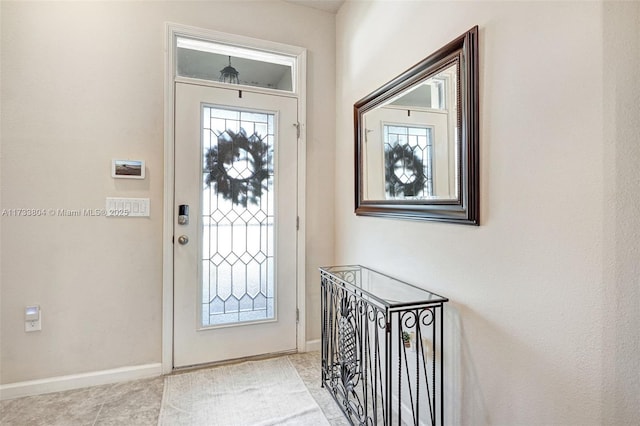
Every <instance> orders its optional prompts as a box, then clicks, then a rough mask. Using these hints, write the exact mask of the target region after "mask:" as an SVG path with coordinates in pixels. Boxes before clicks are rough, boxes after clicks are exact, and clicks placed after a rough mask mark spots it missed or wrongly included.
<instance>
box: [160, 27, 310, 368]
mask: <svg viewBox="0 0 640 426" xmlns="http://www.w3.org/2000/svg"><path fill="white" fill-rule="evenodd" d="M165 35H166V37H165V46H164V48H165V81H164V214H163V239H162V241H163V243H162V264H163V270H162V372H163V374H168V373H170V372H171V371H172V370H173V331H174V330H173V223H174V214H175V204H174V194H173V190H174V188H173V186H174V173H173V166H174V146H175V141H174V121H173V120H174V100H175V92H174V82H175V80H176V76H175V65H176V64H175V57H176V52H175V41H174V40H175V38H176V37H177V36H187V37H197V38H200V39H203V40H211V41H214V42H224V43H227V44H231V45H235V46H242V47H247V48H250V49H261V50H267V51H270V52H275V53H281V54H287V55H293V56H295V57H296V58H297V66H296V73H297V76H296V77H297V89H296V92H295V93H294V95H295V96H297V97H298V119H299V122H300V137H299V140H298V178H297V216H298V217H299V218H300V222H299V223H300V227H299V230H298V233H297V242H296V247H297V248H296V252H297V259H296V282H297V304H298V309H299V311H300V318H299V321H298V325H297V338H298V343H297V347H298V351H299V352H304V351H305V350H306V347H305V346H306V321H305V312H306V309H305V291H306V281H305V240H306V232H305V226H306V224H305V217H306V216H305V186H306V75H307V71H306V66H307V51H306V49H304V48H302V47H297V46H290V45H286V44H282V43H275V42H270V41H265V40H259V39H255V38H250V37H244V36H237V35H233V34H227V33H221V32H218V31H212V30H206V29H202V28H195V27H190V26H185V25H180V24H173V23H167V24H166V30H165Z"/></svg>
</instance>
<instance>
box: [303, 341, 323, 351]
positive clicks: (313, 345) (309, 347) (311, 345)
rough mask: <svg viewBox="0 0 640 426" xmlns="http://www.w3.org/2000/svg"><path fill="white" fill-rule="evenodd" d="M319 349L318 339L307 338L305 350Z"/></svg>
mask: <svg viewBox="0 0 640 426" xmlns="http://www.w3.org/2000/svg"><path fill="white" fill-rule="evenodd" d="M319 350H320V339H316V340H307V343H306V346H305V352H314V351H319Z"/></svg>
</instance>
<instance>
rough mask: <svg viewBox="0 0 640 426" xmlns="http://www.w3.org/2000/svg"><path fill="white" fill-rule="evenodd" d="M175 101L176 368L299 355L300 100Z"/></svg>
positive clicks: (225, 97)
mask: <svg viewBox="0 0 640 426" xmlns="http://www.w3.org/2000/svg"><path fill="white" fill-rule="evenodd" d="M175 98H176V105H175V110H176V115H175V154H174V157H175V169H174V173H175V183H174V185H175V195H174V196H175V203H176V208H177V209H178V212H180V209H183V210H185V209H186V206H189V209H188V210H190V212H191V217H189V218H188V219H186V218H185V217H184V216H185V215H182V214H181V213H180V214H178V215H176V220H175V222H174V233H175V234H174V241H175V244H174V250H173V265H174V337H173V339H174V341H173V351H174V354H173V355H174V357H173V358H174V366H175V367H184V366H191V365H198V364H205V363H211V362H217V361H224V360H229V359H237V358H243V357H249V356H255V355H262V354H269V353H280V352H288V351H295V350H296V347H297V335H296V329H297V327H296V309H297V303H296V262H297V259H296V248H297V230H296V217H297V208H296V206H297V196H296V194H297V156H298V152H297V132H296V124H297V99H295V98H293V97H286V96H279V95H267V94H263V93H255V92H251V91H248V90H244V89H243V90H242V94H241V95H240V93H239V91H238V90H234V89H226V88H224V89H223V88H219V87H209V86H200V85H195V84H187V83H176V96H175ZM181 216H182V218H181Z"/></svg>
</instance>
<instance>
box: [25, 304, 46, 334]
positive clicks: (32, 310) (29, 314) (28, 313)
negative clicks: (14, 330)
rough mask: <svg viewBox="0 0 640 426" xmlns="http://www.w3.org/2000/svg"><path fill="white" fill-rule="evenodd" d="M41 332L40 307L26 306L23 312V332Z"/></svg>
mask: <svg viewBox="0 0 640 426" xmlns="http://www.w3.org/2000/svg"><path fill="white" fill-rule="evenodd" d="M40 330H42V311H40V306H38V305H34V306H27V307H26V308H25V310H24V331H25V332H27V333H28V332H30V331H40Z"/></svg>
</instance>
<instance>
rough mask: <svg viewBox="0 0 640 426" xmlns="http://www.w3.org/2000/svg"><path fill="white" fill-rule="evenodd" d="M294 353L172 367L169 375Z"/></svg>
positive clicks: (293, 351)
mask: <svg viewBox="0 0 640 426" xmlns="http://www.w3.org/2000/svg"><path fill="white" fill-rule="evenodd" d="M295 353H298V350H297V349H291V350H288V351H282V352H271V353H268V354H260V355H252V356H246V357H242V358H233V359H226V360H223V361H215V362H207V363H204V364H196V365H187V366H184V367H173V371H171V373H169V375H172V374H182V373H188V372H191V371H195V370H204V369H207V368H212V367H220V366H223V365H231V364H239V363H241V362H246V361H260V360H263V359H270V358H277V357H280V356H283V355H291V354H295Z"/></svg>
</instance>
